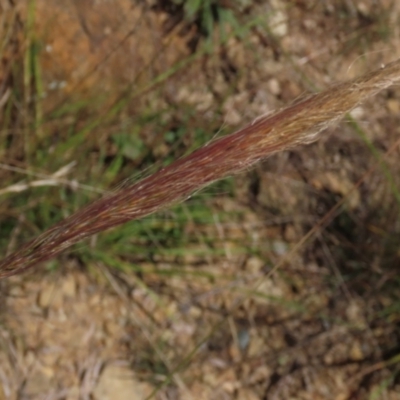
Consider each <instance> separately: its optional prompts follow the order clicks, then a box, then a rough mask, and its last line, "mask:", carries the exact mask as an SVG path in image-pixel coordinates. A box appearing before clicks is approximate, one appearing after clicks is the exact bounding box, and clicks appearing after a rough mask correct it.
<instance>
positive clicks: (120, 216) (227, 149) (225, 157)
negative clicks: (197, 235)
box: [0, 60, 400, 278]
mask: <svg viewBox="0 0 400 400" xmlns="http://www.w3.org/2000/svg"><path fill="white" fill-rule="evenodd" d="M399 80H400V60H397V61H394V62H392V63H390V64H388V65H386V66H382V67H381V68H380V69H378V70H376V71H373V72H370V73H368V74H366V75H364V76H362V77H360V78H358V79H355V80H353V81H349V82H345V83H341V84H338V85H336V86H332V87H330V88H329V89H327V90H326V91H324V92H321V93H318V94H314V95H312V96H310V97H308V98H306V99H304V100H302V101H300V102H298V103H296V104H293V105H291V106H289V107H287V108H284V109H282V110H280V111H278V112H276V113H274V114H272V115H269V116H263V117H260V118H257V119H256V120H255V121H254V122H253V123H251V124H250V125H248V126H246V127H244V128H243V129H241V130H239V131H237V132H235V133H233V134H231V135H227V136H225V137H223V138H221V139H218V140H215V141H213V142H211V143H208V144H207V145H205V146H203V147H201V148H200V149H198V150H196V151H194V152H193V153H192V154H190V155H188V156H187V157H184V158H182V159H179V160H177V161H175V162H174V163H172V164H171V165H169V166H168V167H166V168H163V169H161V170H160V171H158V172H156V173H155V174H153V175H150V176H149V177H147V178H144V179H142V180H141V181H139V182H137V183H135V184H132V185H131V186H128V187H124V188H121V189H120V190H118V191H117V192H115V193H114V194H112V195H109V196H105V197H103V198H101V199H99V200H97V201H95V202H94V203H92V204H90V205H88V206H86V207H85V208H83V209H82V210H80V211H78V212H76V213H75V214H73V215H72V216H70V217H69V218H66V219H65V220H63V221H61V222H59V223H58V224H57V225H55V226H53V227H52V228H50V229H48V230H47V231H45V232H44V233H43V234H41V235H40V236H39V237H37V238H36V239H34V240H32V241H30V242H28V243H26V244H25V245H24V246H22V247H21V248H20V249H18V250H17V251H15V252H14V253H12V254H10V255H9V256H8V257H6V258H5V259H3V260H2V261H1V262H0V278H4V277H7V276H10V275H15V274H19V273H21V272H23V271H25V270H27V269H28V268H31V267H33V266H34V265H36V264H38V263H39V262H42V261H45V260H48V259H50V258H52V257H54V256H56V255H57V254H59V253H60V252H61V251H63V250H64V249H66V248H68V247H70V246H71V245H73V244H75V243H77V242H79V241H81V240H82V239H84V238H86V237H88V236H91V235H94V234H95V233H98V232H101V231H103V230H105V229H108V228H111V227H114V226H116V225H120V224H123V223H125V222H127V221H130V220H134V219H138V218H142V217H144V216H146V215H149V214H151V213H154V212H156V211H159V210H161V209H164V208H166V207H169V206H171V205H172V204H175V203H177V202H179V201H183V200H185V199H186V198H188V197H189V196H190V195H191V194H192V193H193V192H196V191H198V190H199V189H201V188H203V187H205V186H207V185H209V184H210V183H212V182H214V181H216V180H219V179H222V178H224V177H226V176H228V175H232V174H235V173H238V172H240V171H242V170H243V169H245V168H248V167H250V166H252V165H253V164H255V163H256V162H257V161H259V160H261V159H264V158H266V157H267V156H269V155H271V154H274V153H276V152H279V151H282V150H287V149H291V148H294V147H296V146H298V145H300V144H307V143H311V142H313V141H314V140H316V139H317V137H318V134H319V133H320V132H321V131H323V130H324V129H326V128H328V127H329V126H331V125H333V124H335V123H336V122H337V121H338V120H340V118H342V117H343V115H344V114H346V113H347V112H349V111H351V110H352V109H353V108H354V107H356V106H357V105H358V104H359V103H360V102H362V101H363V100H365V99H366V98H368V97H371V96H373V95H375V94H376V93H378V92H379V91H380V90H382V89H385V88H387V87H389V86H391V85H393V84H394V83H396V82H397V81H399Z"/></svg>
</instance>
